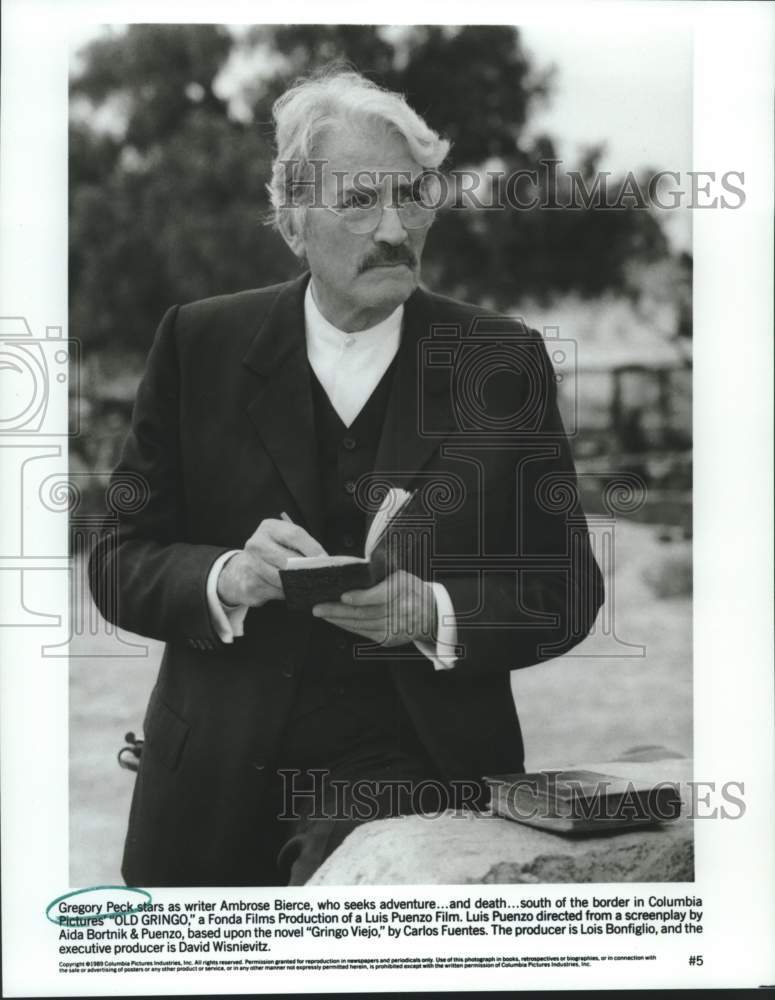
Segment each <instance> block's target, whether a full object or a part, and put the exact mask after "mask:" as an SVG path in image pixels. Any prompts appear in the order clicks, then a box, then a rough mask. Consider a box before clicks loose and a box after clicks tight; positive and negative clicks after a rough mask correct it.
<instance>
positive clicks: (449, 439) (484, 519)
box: [69, 24, 739, 886]
mask: <svg viewBox="0 0 775 1000" xmlns="http://www.w3.org/2000/svg"><path fill="white" fill-rule="evenodd" d="M532 34H533V33H531V31H530V30H527V31H524V30H521V29H520V28H519V27H513V26H509V25H491V26H471V25H457V26H453V25H436V26H403V27H381V26H371V25H358V26H353V25H279V26H252V27H241V28H239V29H233V28H227V27H224V26H219V25H179V24H162V25H157V24H153V25H130V26H126V27H124V28H121V29H112V30H105V31H104V32H103V33H101V34H100V35H99V36H97V37H96V38H94V39H92V40H90V41H88V42H87V43H86V44H85V45H84V46H83V47H81V48H80V49H79V50H78V51H77V53H76V57H75V60H74V63H73V70H72V76H71V92H70V101H71V125H70V129H71V131H70V176H69V182H70V313H71V325H72V326H77V327H78V328H80V329H83V330H88V331H89V338H90V339H89V341H88V342H85V343H84V344H83V351H82V358H81V371H80V379H79V386H80V391H81V393H82V400H83V403H84V407H83V409H84V413H83V428H82V432H81V434H80V435H79V436H78V437H77V438H74V439H73V442H72V444H73V450H72V453H71V470H74V469H77V470H78V471H79V472H81V471H83V472H84V473H86V474H88V475H89V476H90V477H91V478H90V479H89V480H88V482H89V492H88V493H86V492H85V491H84V493H83V495H82V498H81V501H80V502H81V504H82V505H84V506H86V507H88V510H89V513H92V512H94V513H99V512H100V511H99V510H98V508H99V506H100V505H102V506H103V507H108V510H107V511H106V513H107V518H106V522H105V528H104V530H103V533H102V535H101V536H100V537H99V538H98V540H97V541H96V542H93V544H92V546H91V552H88V551H84V552H79V553H77V556H78V557H79V558H81V559H83V560H84V562H85V563H86V564H88V569H87V570H86V571H85V572H84V573H83V574H81V575H80V576H79V578H80V579H83V578H88V581H89V584H90V593H84V594H83V595H79V596H82V599H83V601H84V603H85V604H86V603H87V602H89V599H90V595H91V597H92V598H93V599H94V601H95V603H96V607H97V609H98V611H99V613H100V614H101V615H102V616H103V617H104V618H105V619H106V620H107V622H108V623H110V624H111V625H114V626H116V627H117V628H118V630H119V632H118V634H117V635H114V634H113V633H112V630H111V633H110V639H111V642H110V644H109V646H108V648H107V652H109V653H110V657H109V658H108V657H106V658H105V659H104V660H100V658H99V653H98V651H97V650H96V649H95V651H94V657H93V658H92V657H89V658H87V657H84V658H83V659H81V660H80V661H79V660H74V661H72V665H71V713H72V716H71V731H70V732H71V736H70V739H71V748H72V751H73V752H72V756H71V824H72V825H71V865H72V869H71V870H72V877H73V883H74V884H84V885H94V884H97V883H98V882H100V881H108V880H112V879H115V878H117V876H118V873H119V864H120V865H121V875H122V876H123V878H124V879H125V880H126V881H127V882H128V883H129V884H131V885H143V886H146V885H154V886H164V885H170V886H194V885H214V886H218V885H221V886H228V885H235V886H238V885H287V884H290V885H300V884H304V883H305V882H307V881H308V880H309V879H311V878H312V879H315V881H316V883H318V884H320V883H322V884H342V883H344V884H347V883H350V882H353V881H355V882H358V883H369V882H371V883H380V882H387V883H399V884H412V883H423V882H432V883H437V882H441V883H447V882H449V883H456V882H469V881H480V882H481V881H490V880H493V879H494V880H496V881H509V880H514V881H517V882H520V881H523V878H524V876H525V875H526V874H530V876H531V879H532V880H535V881H542V880H546V881H576V880H577V879H578V878H581V879H582V880H586V881H620V880H621V881H636V880H639V879H641V878H643V877H644V874H645V873H646V872H649V873H650V875H651V876H652V877H654V878H655V879H656V880H658V881H691V880H692V878H693V867H692V843H691V833H690V826H689V824H688V823H685V822H682V821H681V820H680V819H679V820H678V821H677V822H675V823H673V822H670V823H667V822H666V823H664V824H658V825H655V821H656V822H657V823H658V821H659V820H660V819H665V820H674V819H676V816H675V815H674V814H673V812H671V808H672V809H675V808H676V804H673V806H672V807H671V805H670V803H667V805H665V804H663V803H660V804H659V806H658V805H657V803H656V801H655V800H654V801H650V800H649V795H651V796H652V798H653V796H654V795H655V794H656V793H655V792H650V791H649V788H650V787H656V786H658V784H659V783H660V782H663V781H675V780H676V779H678V780H680V779H684V780H687V779H689V778H690V777H691V762H690V757H691V746H692V719H691V703H690V691H691V680H692V649H691V579H692V564H691V538H692V521H691V486H692V475H691V446H692V438H691V401H692V396H691V392H692V379H691V371H692V367H691V366H692V360H691V359H692V352H691V345H692V310H691V268H692V253H691V230H690V224H689V220H688V217H687V214H688V211H689V208H688V200H689V199H690V198H691V197H692V191H691V183H692V180H691V177H690V176H689V175H688V174H687V173H686V171H687V170H688V169H689V167H690V166H691V163H690V152H691V129H692V116H691V96H692V90H691V73H692V46H691V38H690V36H689V35H688V33H686V32H684V33H683V34H679V35H678V36H677V37H674V38H673V39H671V41H670V54H671V56H672V59H671V62H672V69H671V74H670V79H669V81H666V80H665V79H661V80H660V81H659V82H660V85H661V86H662V87H663V88H666V87H667V85H668V84H669V88H670V91H671V93H672V94H673V100H674V110H675V114H674V115H673V116H672V117H671V118H670V120H664V119H663V118H662V117H661V116H660V114H659V112H658V109H657V108H655V107H654V106H653V104H650V102H649V101H646V100H643V99H641V100H640V108H641V110H642V113H643V114H644V115H647V116H648V121H647V126H648V143H645V142H644V141H643V138H642V137H641V138H640V139H636V141H633V138H634V137H633V136H632V135H631V134H629V126H628V123H627V118H626V117H625V115H624V114H623V112H624V110H625V106H626V105H627V104H628V102H629V101H631V100H633V99H637V89H641V90H643V89H645V86H644V85H646V84H651V83H653V82H655V81H656V80H657V79H658V76H657V74H656V72H655V68H654V62H653V59H652V54H651V52H650V51H649V41H650V43H651V45H652V46H656V44H657V43H658V42H660V44H662V45H664V42H663V41H661V40H659V39H658V38H657V37H656V36H655V35H654V36H653V37H651V38H650V39H649V38H648V37H647V38H646V39H644V38H643V34H642V32H637V33H636V32H635V31H632V30H629V31H627V30H614V31H613V32H611V33H610V36H609V38H610V40H611V41H616V42H617V43H618V45H619V46H620V48H621V49H623V50H624V52H622V53H621V55H620V60H621V61H622V64H623V63H624V60H625V59H626V60H630V61H631V71H632V80H631V82H630V84H629V86H628V87H627V88H625V92H624V93H622V94H621V95H614V96H613V98H612V100H611V104H612V105H613V106H612V107H611V108H610V109H607V108H605V107H600V106H593V105H591V104H589V105H588V106H587V107H586V108H585V109H584V111H585V116H584V118H583V119H581V120H579V119H578V118H577V117H575V115H574V114H573V112H574V111H575V110H577V109H578V107H579V101H578V98H577V97H576V98H575V99H574V98H573V97H572V96H571V95H570V93H569V84H570V83H572V80H573V76H574V74H579V73H580V72H582V68H583V67H584V65H586V64H587V63H588V58H589V44H590V42H592V43H593V44H596V45H599V44H600V40H599V39H597V38H593V36H592V35H589V36H587V37H583V36H582V37H581V38H580V39H578V40H576V42H575V43H574V44H569V43H568V42H567V40H566V41H565V43H564V44H563V45H558V46H556V47H553V45H552V42H551V38H550V37H549V35H548V33H545V32H543V33H542V32H540V31H536V32H535V33H534V34H535V41H534V42H533V43H532V44H531V37H532ZM614 72H615V68H614V67H613V66H612V67H606V70H605V74H604V73H603V72H599V73H598V77H603V76H604V75H608V82H609V84H610V85H613V84H614V83H615V77H614ZM601 82H602V81H601V80H600V79H597V80H594V81H588V82H587V88H588V89H589V90H590V91H591V90H592V89H593V86H594V85H597V86H600V84H601ZM563 100H564V101H565V103H566V105H568V107H566V110H565V112H564V118H563V116H560V115H558V116H557V117H556V118H554V119H553V118H551V117H550V116H549V112H550V109H551V108H552V107H553V106H555V105H556V104H558V103H561V102H562V101H563ZM483 109H486V113H483ZM630 110H631V109H630ZM564 119H565V120H567V122H568V123H570V122H571V121H572V130H571V127H570V124H568V125H567V126H566V128H567V131H566V133H565V134H563V132H562V128H561V123H562V122H563V120H564ZM568 132H570V134H568ZM609 148H610V150H611V152H608V149H609ZM682 185H687V188H686V190H684V189H683V187H682ZM726 195H727V196H728V197H729V198H732V197H733V196H734V192H733V191H731V190H730V191H727V192H726ZM737 198H738V200H739V195H738V196H737ZM661 206H665V207H664V208H663V207H661ZM671 213H675V214H676V216H677V217H676V218H673V217H672V215H671ZM162 317H163V318H162ZM106 470H114V471H112V475H111V477H110V478H109V479H108V478H107V477H106V476H105V472H106ZM402 502H404V503H409V504H410V505H409V506H406V507H405V508H404V510H403V513H402V514H400V513H399V507H400V505H401V503H402ZM111 503H112V505H113V506H112V508H111V506H110V505H111ZM378 513H379V515H380V516H379V517H377V514H378ZM393 518H395V520H393ZM388 520H389V521H390V525H391V527H390V528H388V531H387V533H385V532H384V531H383V532H382V537H383V539H384V542H383V544H382V545H377V550H376V551H375V552H373V553H372V552H371V551H370V550H369V547H368V541H367V539H371V542H372V547H373V545H374V542H375V536H379V535H380V528H381V527H382V525H383V523H384V522H386V521H388ZM375 522H376V525H375ZM370 525H375V528H376V530H372V528H371V527H370ZM389 537H390V542H388V538H389ZM380 549H384V550H385V551H384V552H381V551H380ZM388 550H390V551H388ZM366 558H367V559H368V562H367V565H364V563H363V560H364V559H366ZM299 559H306V560H310V562H306V563H304V562H301V563H299V562H297V560H299ZM311 560H315V562H312V561H311ZM343 563H344V564H345V565H342V564H343ZM286 567H288V568H287V569H286ZM348 574H349V575H348ZM343 594H344V595H345V596H344V598H343V597H342V595H343ZM82 617H83V621H84V622H86V621H92V620H93V619H94V610H93V608H92V607H91V606H90V607H88V609H84V610H83V611H82ZM128 633H130V634H131V637H130V636H129V635H127V634H128ZM105 635H106V632H105V630H104V629H102V630H100V632H99V633H98V635H97V637H96V638H95V640H94V641H95V642H98V641H99V640H100V638H104V637H105ZM117 636H120V637H122V639H123V641H125V642H130V643H135V644H136V651H137V652H138V653H139V652H140V651H142V653H143V654H145V655H143V656H139V657H138V658H137V659H136V660H134V661H133V660H132V659H130V658H129V657H128V656H122V655H121V648H120V646H119V645H118V642H119V641H121V640H120V639H119V638H118V637H117ZM148 640H151V643H149V641H148ZM84 641H85V642H86V641H88V640H87V638H86V636H84ZM146 650H147V653H146ZM127 652H128V653H131V652H132V650H131V649H128V650H127ZM528 668H529V669H528ZM146 702H148V704H147V707H146V704H145V703H146ZM125 732H131V733H132V734H133V737H131V738H130V742H129V743H128V744H127V745H126V746H125V747H124V749H123V750H122V751H121V756H120V761H121V763H122V764H124V765H125V767H126V768H127V769H128V770H130V771H131V770H133V771H135V776H133V775H132V774H131V773H130V774H128V773H126V772H124V773H122V772H121V770H119V768H118V767H117V763H116V752H117V751H118V750H119V748H121V746H122V743H121V741H122V739H123V736H124V733H125ZM588 765H593V766H588ZM544 767H551V768H553V769H559V770H560V771H562V770H564V769H568V770H570V769H574V770H576V771H578V770H579V769H581V770H582V771H583V770H587V771H589V772H590V774H591V775H593V776H596V777H591V778H589V779H587V780H588V781H591V782H592V786H590V787H591V788H593V789H594V791H595V792H596V793H597V794H598V795H599V796H600V797H599V800H598V805H597V807H596V808H597V812H598V813H599V814H600V815H598V816H596V817H595V816H593V817H592V818H591V819H590V827H589V829H588V830H587V831H586V833H585V835H583V836H573V837H571V838H568V837H567V836H565V837H563V836H562V835H561V834H560V833H558V832H557V831H556V830H554V829H552V821H551V817H550V816H547V818H546V828H545V829H542V828H541V825H540V823H539V822H538V821H536V822H534V823H533V824H531V825H524V824H522V825H520V820H521V819H522V817H521V816H520V815H519V809H518V808H516V807H515V808H514V809H513V810H512V811H513V812H516V815H514V816H510V815H509V812H508V808H507V807H504V808H505V810H506V811H505V814H503V815H498V816H497V817H490V818H488V819H486V820H485V819H480V821H479V822H461V820H460V818H459V816H458V815H453V814H457V813H459V812H461V811H462V812H467V813H469V814H470V815H471V816H474V815H479V816H481V814H482V813H483V812H484V811H486V809H487V807H488V804H489V800H490V796H491V791H492V785H491V783H488V782H487V781H486V780H485V779H487V778H489V777H493V776H503V775H511V776H513V777H514V778H516V776H518V775H521V774H524V773H525V772H526V770H527V771H528V772H530V773H531V774H533V773H536V772H540V771H541V770H542V768H544ZM97 774H99V775H101V776H102V780H100V781H99V782H98V783H96V784H95V776H96V775H97ZM133 778H134V780H133ZM628 779H629V780H631V782H632V786H633V793H632V795H633V797H634V796H636V795H637V796H639V798H638V801H637V804H636V802H635V800H634V798H633V801H632V802H630V803H629V805H626V808H625V807H623V806H622V805H621V803H620V804H619V813H620V815H617V805H616V803H617V802H618V800H616V799H615V795H616V790H617V789H618V794H619V796H621V794H622V791H621V789H619V783H621V782H624V784H625V786H626V784H627V781H628ZM570 780H572V779H570ZM612 781H613V782H614V783H615V784H614V785H613V786H612V787H611V789H610V792H609V799H610V801H609V802H608V808H607V809H606V807H605V806H606V803H605V801H604V798H603V797H604V796H605V794H606V791H607V789H606V783H608V784H610V783H611V782H612ZM596 786H599V787H596ZM504 787H508V786H504ZM635 789H637V791H635ZM130 792H131V808H128V806H129V800H130ZM536 794H541V793H536ZM580 794H581V792H580ZM584 794H591V793H590V792H588V791H586V790H585V792H584ZM507 797H508V796H507ZM639 807H640V811H639ZM551 808H554V804H550V811H551ZM560 808H561V807H560ZM660 809H661V811H662V814H663V815H662V816H660ZM665 809H666V810H667V811H666V812H665ZM655 810H656V811H655ZM544 811H547V810H546V809H545V810H544ZM630 813H632V816H630V815H629V814H630ZM418 814H419V815H418ZM429 814H436V815H437V817H438V818H437V819H436V820H435V821H434V822H429V821H428V816H429ZM608 814H610V815H608ZM398 816H404V817H410V816H411V817H413V818H411V819H410V818H405V819H404V820H403V821H401V822H399V821H397V819H396V817H398ZM391 820H392V821H391ZM512 820H516V822H512ZM628 820H629V821H628ZM127 821H128V829H127V830H124V829H122V827H123V826H126V825H127ZM617 821H618V822H619V825H620V826H621V830H620V831H619V833H618V836H617V837H616V838H613V837H612V834H611V833H610V823H611V822H613V823H616V822H617ZM638 821H640V822H641V823H643V822H644V821H645V822H646V825H645V826H644V827H643V828H642V829H640V828H637V827H636V826H634V825H633V823H637V822H638ZM649 821H651V822H649ZM365 823H368V826H365V827H364V824H365ZM596 823H597V827H596V825H595V824H596ZM362 827H363V828H362ZM356 830H357V834H356ZM577 832H578V831H576V833H577ZM547 852H548V853H551V855H552V856H553V857H554V855H555V854H557V855H559V856H560V858H561V860H560V861H557V860H556V859H555V860H553V861H552V862H551V863H550V864H544V863H542V862H540V861H539V860H538V859H539V858H540V857H541V856H542V855H544V854H546V853H547ZM628 866H630V867H628ZM321 869H322V870H321ZM585 872H586V873H587V875H586V876H585V875H583V874H582V873H585ZM509 873H511V874H509Z"/></svg>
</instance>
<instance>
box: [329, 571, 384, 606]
mask: <svg viewBox="0 0 775 1000" xmlns="http://www.w3.org/2000/svg"><path fill="white" fill-rule="evenodd" d="M391 592H392V593H393V594H395V593H396V592H397V588H396V581H395V577H392V576H389V577H387V578H386V579H385V580H383V581H382V582H381V583H378V584H376V585H375V586H374V587H369V589H368V590H349V591H348V592H347V593H346V594H342V603H343V604H347V605H349V606H350V607H362V606H364V605H367V604H387V602H388V596H389V595H390V594H391Z"/></svg>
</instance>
